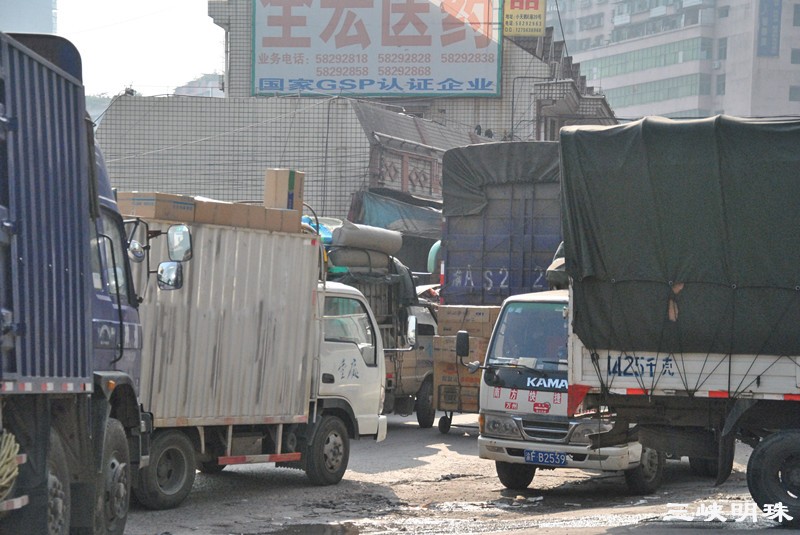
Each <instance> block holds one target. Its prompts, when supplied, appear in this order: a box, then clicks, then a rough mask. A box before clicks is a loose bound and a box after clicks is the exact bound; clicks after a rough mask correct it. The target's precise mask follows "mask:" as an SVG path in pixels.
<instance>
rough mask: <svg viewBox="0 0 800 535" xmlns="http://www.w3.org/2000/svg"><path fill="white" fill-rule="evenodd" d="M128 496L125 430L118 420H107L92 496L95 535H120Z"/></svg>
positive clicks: (128, 454)
mask: <svg viewBox="0 0 800 535" xmlns="http://www.w3.org/2000/svg"><path fill="white" fill-rule="evenodd" d="M130 493H131V455H130V450H129V449H128V439H127V437H126V436H125V428H124V427H122V424H121V423H120V421H119V420H116V419H114V418H109V419H108V421H107V422H106V436H105V440H104V441H103V467H102V470H101V473H100V474H99V475H98V480H97V487H96V495H95V506H94V532H95V535H105V534H108V535H122V533H123V532H124V531H125V523H126V522H127V520H128V509H129V507H130Z"/></svg>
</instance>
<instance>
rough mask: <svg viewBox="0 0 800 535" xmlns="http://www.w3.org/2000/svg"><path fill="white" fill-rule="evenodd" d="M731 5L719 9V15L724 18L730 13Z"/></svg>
mask: <svg viewBox="0 0 800 535" xmlns="http://www.w3.org/2000/svg"><path fill="white" fill-rule="evenodd" d="M730 11H731V6H722V7H721V8H719V9H718V10H717V17H719V18H721V19H724V18H725V17H727V16H728V14H730Z"/></svg>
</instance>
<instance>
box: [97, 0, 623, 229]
mask: <svg viewBox="0 0 800 535" xmlns="http://www.w3.org/2000/svg"><path fill="white" fill-rule="evenodd" d="M318 1H319V0H312V2H318ZM395 1H396V0H395ZM491 3H492V2H488V4H491ZM256 4H259V5H261V4H263V3H262V2H258V1H257V0H210V1H209V15H210V16H211V17H212V18H213V20H214V21H215V23H217V24H218V25H219V26H221V27H222V28H224V29H225V30H226V45H225V46H226V58H227V59H226V72H225V80H224V88H225V98H204V97H200V96H179V95H174V96H171V97H141V96H138V95H122V96H120V97H117V98H116V99H115V100H114V102H113V103H112V104H111V106H110V107H109V109H108V111H107V112H106V113H105V115H104V117H103V119H102V121H101V123H100V124H99V126H98V129H97V136H98V139H99V141H100V143H101V145H102V147H103V150H104V152H105V155H106V159H107V165H108V169H109V174H110V176H111V179H112V183H113V184H114V186H115V187H118V188H120V189H123V190H140V191H162V192H167V193H179V194H191V195H201V196H206V197H212V198H217V199H221V200H228V201H240V200H254V199H260V198H261V197H262V194H263V181H264V173H265V170H266V169H267V168H271V167H290V168H294V169H298V170H301V171H304V172H305V174H306V186H305V188H306V193H305V200H306V202H307V203H308V204H309V205H310V206H312V207H313V208H314V210H315V212H316V213H317V215H319V216H326V217H337V218H347V216H348V214H349V213H350V207H351V202H352V199H353V197H354V195H355V194H356V193H357V192H363V191H369V190H370V189H387V188H388V189H391V190H396V191H400V192H403V193H406V194H410V195H415V196H419V197H424V198H427V199H433V200H441V158H442V155H443V153H444V151H446V150H448V149H450V148H454V147H458V146H464V145H468V144H474V143H488V142H492V141H500V140H554V139H557V135H558V130H559V129H560V127H561V126H563V125H567V124H580V123H586V124H613V123H615V122H616V119H615V117H614V113H613V112H612V111H611V109H610V108H609V106H608V104H607V102H606V100H605V98H604V97H603V96H602V95H598V94H596V93H595V92H594V90H593V89H592V88H591V87H589V86H587V84H586V80H585V77H584V76H583V75H582V74H581V72H580V69H579V66H577V65H575V64H574V63H573V62H572V61H571V58H570V57H569V56H567V55H566V54H565V48H564V47H563V43H560V42H558V41H556V40H554V39H553V37H552V29H551V30H550V31H549V32H548V34H547V35H546V36H545V37H541V38H527V39H517V40H514V41H512V40H509V39H505V40H503V41H502V46H501V48H502V61H501V63H500V64H499V65H498V67H497V70H498V73H499V88H498V91H497V95H496V96H492V97H457V96H452V95H450V96H445V97H435V96H424V97H416V96H411V95H409V96H407V95H399V96H393V97H391V98H388V97H387V98H383V97H381V96H380V95H378V96H370V97H358V96H341V95H338V94H329V95H324V94H320V93H319V92H314V93H302V92H297V94H275V95H263V94H262V95H254V94H253V77H254V74H253V71H254V62H253V54H254V52H253V49H254V46H253V31H254V30H253V28H254V26H256V21H254V18H253V17H254V12H255V10H256ZM284 4H285V5H287V6H288V5H290V4H292V3H291V2H284ZM294 4H297V5H301V4H302V5H306V4H308V2H294ZM375 4H376V5H377V4H378V3H377V2H376V3H375ZM282 5H283V4H282Z"/></svg>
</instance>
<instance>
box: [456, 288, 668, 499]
mask: <svg viewBox="0 0 800 535" xmlns="http://www.w3.org/2000/svg"><path fill="white" fill-rule="evenodd" d="M568 306H569V293H568V291H567V290H553V291H546V292H536V293H530V294H522V295H515V296H511V297H509V298H508V299H506V300H505V301H504V302H503V305H502V308H501V311H500V315H499V317H498V319H497V323H496V325H495V327H494V330H493V332H492V337H491V340H490V342H489V349H488V350H487V353H486V359H485V362H484V365H483V366H478V363H472V364H470V365H469V366H470V367H471V368H473V369H476V368H478V367H480V368H481V369H482V370H483V376H482V378H481V384H480V416H479V424H480V436H479V437H478V452H479V456H480V458H482V459H490V460H493V461H495V465H496V470H497V475H498V478H499V479H500V482H501V483H502V484H503V485H504V486H506V487H507V488H510V489H524V488H526V487H528V485H530V483H531V481H533V476H534V474H535V472H536V470H537V468H538V469H554V468H580V469H583V470H597V471H620V470H622V471H625V479H626V482H627V484H628V487H629V489H630V490H631V491H632V492H634V493H649V492H652V491H653V490H655V489H656V488H657V487H658V486H659V484H660V481H661V478H662V475H663V464H664V455H663V454H660V453H658V452H656V451H653V450H646V451H645V455H644V456H642V446H641V444H639V443H638V442H636V441H633V442H629V443H624V444H619V445H615V446H605V447H601V448H597V449H592V447H591V441H590V440H589V435H591V434H594V433H599V432H602V431H608V430H609V429H611V428H612V423H611V421H610V420H609V418H608V416H604V417H597V415H596V414H595V415H594V417H591V416H586V415H585V416H580V417H572V418H570V417H568V416H567V415H568V414H571V413H572V412H574V411H568V404H569V396H568V389H567V340H568V337H569V335H570V329H569V319H568V318H569V315H568ZM462 338H463V336H462ZM458 354H459V355H463V354H466V353H465V352H464V351H463V349H460V350H458ZM640 461H642V462H640Z"/></svg>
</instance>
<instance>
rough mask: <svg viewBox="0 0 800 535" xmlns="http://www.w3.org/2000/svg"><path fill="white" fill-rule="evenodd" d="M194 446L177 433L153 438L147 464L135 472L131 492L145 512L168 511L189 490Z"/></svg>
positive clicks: (180, 500) (193, 461) (181, 499)
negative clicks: (135, 481) (153, 510)
mask: <svg viewBox="0 0 800 535" xmlns="http://www.w3.org/2000/svg"><path fill="white" fill-rule="evenodd" d="M195 467H196V462H195V456H194V446H193V445H192V441H191V440H189V437H187V436H186V435H185V434H183V433H182V432H180V431H177V430H174V429H172V430H168V431H160V432H157V433H156V434H155V438H154V439H153V444H152V446H151V449H150V464H149V465H148V466H146V467H145V468H142V469H141V470H139V478H138V480H137V485H136V487H135V489H134V494H135V495H136V499H137V500H138V501H139V503H141V504H142V505H144V506H145V507H147V508H148V509H171V508H173V507H177V506H178V505H180V504H181V502H182V501H183V500H185V499H186V496H188V495H189V492H191V490H192V485H193V484H194V476H195Z"/></svg>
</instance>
